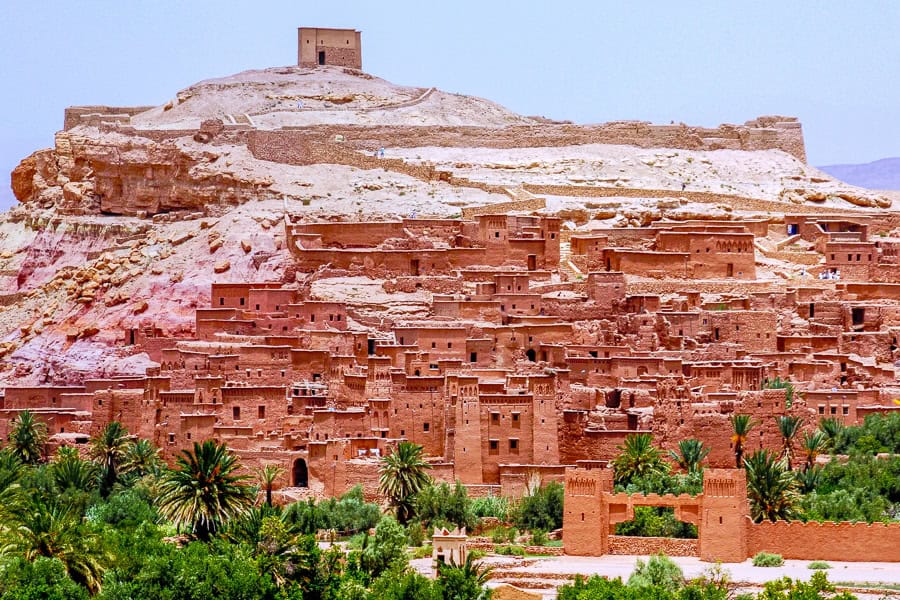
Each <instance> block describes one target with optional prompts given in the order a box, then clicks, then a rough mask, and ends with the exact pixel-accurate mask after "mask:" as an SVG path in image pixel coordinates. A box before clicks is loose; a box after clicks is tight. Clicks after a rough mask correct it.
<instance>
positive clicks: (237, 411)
mask: <svg viewBox="0 0 900 600" xmlns="http://www.w3.org/2000/svg"><path fill="white" fill-rule="evenodd" d="M231 418H233V419H234V420H235V421H237V420H239V419H240V418H241V407H240V406H234V407H232V408H231Z"/></svg>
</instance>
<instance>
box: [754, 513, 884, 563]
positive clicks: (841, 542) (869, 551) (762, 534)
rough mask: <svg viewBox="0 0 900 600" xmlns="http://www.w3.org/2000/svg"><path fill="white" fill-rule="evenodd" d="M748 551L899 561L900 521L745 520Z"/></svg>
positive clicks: (811, 556) (843, 558) (808, 557)
mask: <svg viewBox="0 0 900 600" xmlns="http://www.w3.org/2000/svg"><path fill="white" fill-rule="evenodd" d="M747 532H748V536H747V537H748V542H749V543H748V546H749V554H750V556H753V555H754V554H756V553H757V552H774V553H777V554H781V555H782V556H784V557H785V558H795V559H800V560H846V561H879V562H900V523H891V524H888V525H885V524H883V523H873V524H871V525H869V524H867V523H815V522H809V523H801V522H799V521H794V522H791V523H788V522H786V521H778V522H777V523H772V522H769V521H765V522H763V523H753V522H751V521H750V520H749V519H748V520H747Z"/></svg>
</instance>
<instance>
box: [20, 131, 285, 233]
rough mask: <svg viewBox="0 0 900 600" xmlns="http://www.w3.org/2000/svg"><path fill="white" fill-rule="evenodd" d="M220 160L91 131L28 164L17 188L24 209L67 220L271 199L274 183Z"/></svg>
mask: <svg viewBox="0 0 900 600" xmlns="http://www.w3.org/2000/svg"><path fill="white" fill-rule="evenodd" d="M219 160H220V155H219V154H218V153H216V152H215V151H213V150H206V149H204V150H188V149H184V148H181V147H179V146H178V145H177V144H176V143H174V142H172V141H163V142H155V141H153V140H150V139H148V138H144V137H140V136H131V135H122V134H119V133H115V132H110V131H107V132H103V131H100V130H98V129H96V128H85V129H84V130H83V131H78V130H76V131H63V132H59V133H57V135H56V144H55V147H54V148H53V149H45V150H39V151H37V152H35V153H34V154H32V155H31V156H29V157H28V158H26V159H24V160H23V161H22V162H21V163H20V164H19V166H17V167H16V169H15V170H14V171H13V173H12V181H11V183H12V189H13V193H14V194H15V196H16V198H17V199H18V200H19V201H20V202H22V203H26V204H31V205H34V206H35V207H36V208H41V209H49V208H53V209H56V210H58V211H61V212H65V213H67V214H97V213H106V214H116V215H137V216H147V215H154V214H158V213H161V212H167V211H171V210H179V209H183V210H203V209H205V208H206V207H207V206H209V205H212V204H217V205H221V204H230V205H237V204H241V203H243V202H245V201H247V200H249V199H251V198H253V199H259V198H266V197H268V196H270V195H271V194H269V192H268V189H269V187H270V186H271V184H272V181H271V179H269V178H267V177H250V178H247V177H240V176H237V175H235V174H234V173H232V172H230V171H229V170H228V168H227V166H225V165H221V164H217V163H218V161H219Z"/></svg>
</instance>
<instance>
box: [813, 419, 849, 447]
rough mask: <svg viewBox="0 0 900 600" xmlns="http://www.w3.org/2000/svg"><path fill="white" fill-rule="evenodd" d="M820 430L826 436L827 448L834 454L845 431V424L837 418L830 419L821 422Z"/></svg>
mask: <svg viewBox="0 0 900 600" xmlns="http://www.w3.org/2000/svg"><path fill="white" fill-rule="evenodd" d="M819 430H821V432H822V434H823V435H824V436H825V444H826V447H827V448H828V449H829V450H831V451H832V452H834V451H835V450H836V446H837V442H838V438H839V437H840V435H841V433H842V432H843V431H844V424H843V423H841V422H840V421H838V420H837V418H836V417H828V418H827V419H822V420H821V421H819Z"/></svg>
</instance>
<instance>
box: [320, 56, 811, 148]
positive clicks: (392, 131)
mask: <svg viewBox="0 0 900 600" xmlns="http://www.w3.org/2000/svg"><path fill="white" fill-rule="evenodd" d="M326 56H327V55H326ZM306 130H307V131H309V132H314V133H316V134H318V135H319V136H321V137H322V138H324V139H334V136H335V135H343V136H344V138H345V139H346V140H347V141H348V142H353V143H355V144H360V145H362V146H363V147H366V148H370V149H373V150H374V149H376V148H379V147H381V146H393V147H399V148H415V147H423V146H460V147H468V148H476V147H486V148H525V147H538V146H543V147H553V146H571V145H580V144H621V145H628V146H637V147H639V148H682V149H685V150H718V149H730V150H772V149H776V150H782V151H784V152H787V153H788V154H791V155H793V156H795V157H797V158H798V159H799V160H801V161H803V162H806V150H805V145H804V141H803V130H802V127H801V125H800V123H799V122H798V121H797V120H796V118H793V117H761V118H760V119H757V120H755V121H748V122H747V123H746V124H744V125H720V126H719V127H716V128H705V127H690V126H688V125H684V124H679V125H653V124H651V123H648V122H645V121H617V122H611V123H603V124H598V125H572V124H562V123H548V124H542V125H541V126H540V127H534V126H514V127H504V128H499V129H498V128H487V127H453V126H421V127H414V126H413V127H400V126H388V125H386V126H377V127H369V126H363V125H351V126H346V125H322V126H316V127H310V128H306Z"/></svg>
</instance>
